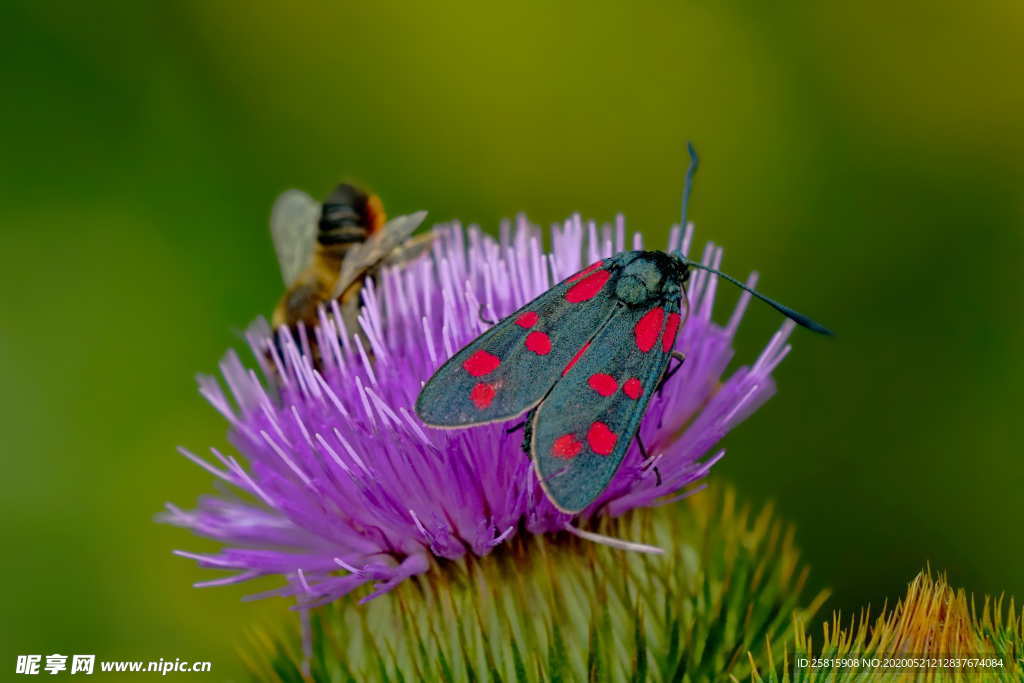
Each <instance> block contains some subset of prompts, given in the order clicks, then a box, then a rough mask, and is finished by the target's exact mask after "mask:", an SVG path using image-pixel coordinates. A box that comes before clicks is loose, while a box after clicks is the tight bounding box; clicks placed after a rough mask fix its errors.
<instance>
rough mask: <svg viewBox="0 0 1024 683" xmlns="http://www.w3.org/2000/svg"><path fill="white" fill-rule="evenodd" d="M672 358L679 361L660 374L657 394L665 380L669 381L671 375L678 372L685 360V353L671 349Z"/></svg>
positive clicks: (659, 392)
mask: <svg viewBox="0 0 1024 683" xmlns="http://www.w3.org/2000/svg"><path fill="white" fill-rule="evenodd" d="M672 358H675V359H676V360H677V361H679V362H678V363H676V366H675V367H674V368H670V369H669V371H668V372H666V373H665V374H664V375H663V376H662V378H661V381H660V382H658V395H659V396H660V395H661V390H662V388H663V387H664V386H665V382H667V381H669V380H670V379H672V375H674V374H676V373H677V372H679V369H680V368H681V367H683V363H685V362H686V354H684V353H681V352H679V351H673V352H672ZM672 358H670V359H669V360H670V361H671V360H672Z"/></svg>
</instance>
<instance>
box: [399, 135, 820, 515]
mask: <svg viewBox="0 0 1024 683" xmlns="http://www.w3.org/2000/svg"><path fill="white" fill-rule="evenodd" d="M691 154H692V151H691ZM695 168H696V157H695V156H694V163H693V164H691V167H690V172H689V174H688V180H689V178H690V177H692V174H693V171H694V170H695ZM688 191H689V181H688V182H687V195H688ZM685 196H686V195H684V197H685ZM684 207H685V200H684ZM684 217H685V208H684ZM683 224H684V225H685V219H684V223H683ZM691 268H700V269H703V270H708V271H710V272H712V273H715V274H716V275H719V276H720V277H723V278H725V279H727V280H729V281H730V282H732V283H734V284H736V285H738V286H740V287H742V288H743V289H745V290H747V291H750V292H751V294H753V295H754V296H756V297H758V298H759V299H761V300H763V301H765V302H767V303H768V304H770V305H771V306H773V307H774V308H776V309H777V310H778V311H780V312H781V313H783V314H784V315H786V316H788V317H790V318H792V319H793V320H794V321H796V322H797V323H799V324H801V325H803V326H805V327H808V328H810V329H812V330H814V331H816V332H820V333H823V334H831V333H830V332H829V331H828V330H826V329H825V328H824V327H822V326H821V325H818V324H817V323H815V322H813V321H812V320H810V319H809V318H807V317H805V316H803V315H801V314H799V313H796V312H795V311H793V310H791V309H789V308H787V307H785V306H783V305H781V304H779V303H777V302H775V301H773V300H771V299H768V298H767V297H764V296H763V295H761V294H759V293H758V292H755V291H753V290H750V289H749V288H748V287H746V285H744V284H742V283H741V282H739V281H737V280H736V279H734V278H732V277H730V276H728V275H725V274H724V273H720V272H719V271H717V270H714V269H712V268H709V267H707V266H705V265H703V264H699V263H695V262H693V261H690V260H689V259H687V258H686V257H685V256H683V255H682V254H681V253H680V252H673V253H671V254H667V253H665V252H661V251H627V252H622V253H620V254H616V255H615V256H612V257H610V258H606V259H603V260H601V261H598V262H597V263H594V264H592V265H590V266H589V267H587V268H585V269H583V270H581V271H580V272H578V273H576V274H575V275H573V276H571V277H569V278H567V279H565V280H563V281H562V282H560V283H559V284H557V285H555V286H554V287H552V288H551V289H549V290H548V291H547V292H545V293H543V294H541V295H540V296H539V297H537V298H536V299H534V300H533V301H531V302H530V303H528V304H526V305H525V306H523V307H522V308H520V309H519V310H518V311H516V312H515V313H513V314H512V315H510V316H508V317H507V318H505V319H503V320H501V321H499V322H498V323H497V324H495V325H494V326H493V327H492V328H490V329H489V330H487V331H486V332H484V333H483V334H482V335H480V336H479V337H478V338H477V339H476V340H474V341H473V342H471V343H470V344H469V345H468V346H466V347H465V348H464V349H462V350H461V351H459V352H458V353H456V354H455V355H454V356H452V357H451V358H450V359H449V360H448V361H447V362H446V363H445V364H444V365H442V366H441V368H440V369H438V370H437V372H436V373H434V376H433V377H431V378H430V380H429V381H428V382H427V384H426V385H425V386H424V387H423V389H422V391H421V392H420V395H419V397H418V398H417V400H416V413H417V414H418V415H419V416H420V419H422V420H423V422H425V423H426V424H428V425H430V426H432V427H438V428H447V429H452V428H458V427H470V426H474V425H482V424H489V423H494V422H504V421H507V420H511V419H512V418H515V417H517V416H519V415H521V414H523V413H526V412H528V411H529V415H528V416H527V418H526V439H525V442H524V444H523V448H524V450H526V451H527V452H528V453H529V454H530V456H531V458H532V459H533V463H534V467H535V469H536V471H537V474H538V476H539V479H540V483H541V486H542V487H543V488H544V491H545V493H547V495H548V497H549V498H550V499H551V502H552V503H554V504H555V506H556V507H558V508H559V509H560V510H562V511H564V512H570V513H575V512H579V511H581V510H583V509H584V508H585V507H587V506H588V505H589V504H590V503H592V502H593V501H594V500H595V499H596V498H597V497H598V496H599V495H600V494H601V492H602V491H603V490H604V489H605V487H606V486H607V485H608V482H609V481H611V478H612V476H613V475H614V474H615V471H616V470H617V469H618V467H619V464H620V463H621V462H622V459H623V457H624V456H625V454H626V451H627V450H628V448H629V445H630V443H631V442H632V441H633V439H634V438H635V436H636V434H637V430H638V429H639V427H640V420H641V418H642V417H643V415H644V411H645V409H646V407H647V403H648V401H650V399H651V396H652V395H653V393H654V392H655V391H656V390H657V388H658V386H659V383H660V382H661V381H662V380H663V378H664V377H665V376H666V370H667V369H668V366H669V360H670V359H671V358H672V356H673V353H674V352H673V349H674V347H675V339H676V334H677V333H678V332H679V328H680V325H681V324H682V323H683V321H684V319H685V317H686V312H687V298H686V282H687V280H688V279H689V277H690V269H691ZM680 355H681V354H680Z"/></svg>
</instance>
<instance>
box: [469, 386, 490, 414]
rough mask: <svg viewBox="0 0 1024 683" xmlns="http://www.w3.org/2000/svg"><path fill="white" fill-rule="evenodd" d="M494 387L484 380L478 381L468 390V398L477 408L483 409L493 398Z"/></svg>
mask: <svg viewBox="0 0 1024 683" xmlns="http://www.w3.org/2000/svg"><path fill="white" fill-rule="evenodd" d="M494 394H495V391H494V387H493V386H492V385H490V384H487V383H485V382H478V383H477V385H476V386H475V387H473V389H472V390H470V392H469V399H470V400H471V401H472V402H473V405H475V406H476V407H477V408H478V409H480V410H483V409H484V408H486V407H487V406H489V405H491V402H492V401H493V400H494Z"/></svg>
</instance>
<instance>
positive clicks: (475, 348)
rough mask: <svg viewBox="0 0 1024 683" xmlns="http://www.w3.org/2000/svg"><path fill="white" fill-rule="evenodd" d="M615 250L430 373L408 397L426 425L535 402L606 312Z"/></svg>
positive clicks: (468, 420) (469, 420)
mask: <svg viewBox="0 0 1024 683" xmlns="http://www.w3.org/2000/svg"><path fill="white" fill-rule="evenodd" d="M617 262H618V259H617V257H612V258H610V259H606V260H605V261H601V262H598V263H596V264H594V265H593V266H591V267H590V268H589V269H587V270H586V271H584V272H583V273H582V274H581V273H578V274H576V275H574V276H572V277H570V278H568V279H567V280H565V281H563V282H561V283H559V284H557V285H555V286H554V287H552V288H551V289H549V290H548V291H546V292H544V293H543V294H541V295H540V296H539V297H537V298H536V299H534V300H533V301H531V302H530V303H528V304H526V305H525V306H523V307H522V308H520V309H519V310H518V311H516V312H515V313H513V314H512V315H510V316H508V317H507V318H505V319H504V320H502V321H500V322H498V323H497V324H496V325H495V326H494V327H492V328H491V329H489V330H487V331H486V332H484V333H483V334H482V335H480V336H479V337H477V338H476V340H474V341H473V342H471V343H470V344H469V345H468V346H466V347H465V348H464V349H462V350H461V351H459V352H458V353H456V354H455V355H454V356H452V357H451V358H450V359H449V360H448V361H447V362H446V363H445V364H444V365H442V366H441V367H440V369H438V370H437V372H435V373H434V375H433V377H431V378H430V380H429V381H428V382H427V384H426V385H425V386H424V387H423V389H422V390H421V391H420V395H419V397H418V398H417V399H416V413H417V414H418V415H419V416H420V419H422V420H423V422H425V423H426V424H428V425H431V426H433V427H442V428H453V427H469V426H472V425H479V424H487V423H490V422H502V421H504V420H508V419H511V418H513V417H515V416H516V415H520V414H522V413H523V412H525V411H527V410H529V409H530V408H532V407H534V406H535V405H537V403H538V401H540V400H541V399H542V398H543V397H544V395H545V394H546V393H547V392H548V390H549V389H551V386H552V385H554V384H555V383H556V382H558V381H559V378H560V377H562V375H563V374H564V373H565V372H566V371H567V369H568V368H569V367H571V366H572V364H573V362H574V361H575V360H576V359H577V358H578V357H579V354H580V352H581V350H582V349H585V348H586V346H587V343H588V342H589V340H590V339H591V337H593V336H594V334H595V332H596V331H597V330H598V329H600V328H601V326H602V325H604V324H605V322H606V321H607V320H608V317H609V316H610V315H612V312H613V310H614V309H615V308H616V306H617V304H616V299H615V297H613V296H612V295H611V292H614V291H615V284H616V282H617V281H618V278H619V272H620V269H619V268H617V267H613V266H614V265H615V264H617Z"/></svg>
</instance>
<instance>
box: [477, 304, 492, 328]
mask: <svg viewBox="0 0 1024 683" xmlns="http://www.w3.org/2000/svg"><path fill="white" fill-rule="evenodd" d="M486 306H487V304H480V310H479V311H477V314H476V315H477V317H478V318H480V322H482V323H485V324H487V325H494V324H495V322H494V321H493V320H488V319H487V318H485V317H484V308H486Z"/></svg>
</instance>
